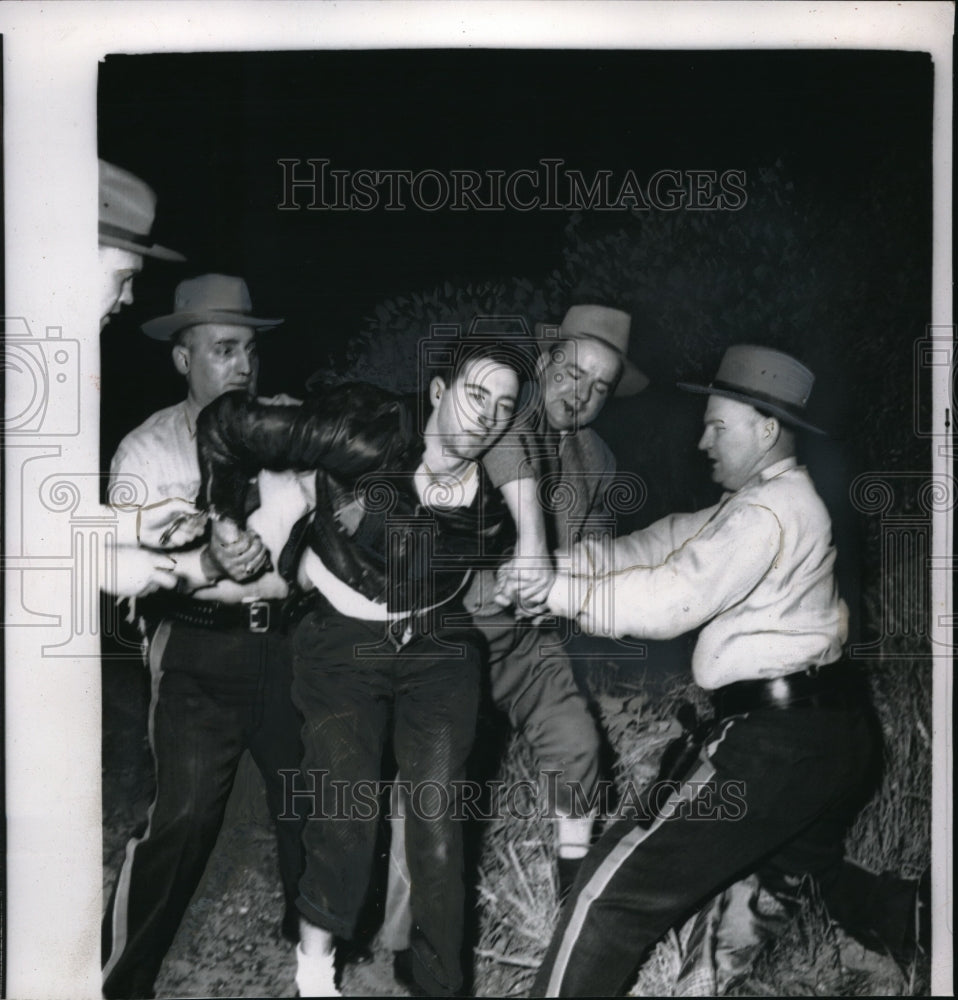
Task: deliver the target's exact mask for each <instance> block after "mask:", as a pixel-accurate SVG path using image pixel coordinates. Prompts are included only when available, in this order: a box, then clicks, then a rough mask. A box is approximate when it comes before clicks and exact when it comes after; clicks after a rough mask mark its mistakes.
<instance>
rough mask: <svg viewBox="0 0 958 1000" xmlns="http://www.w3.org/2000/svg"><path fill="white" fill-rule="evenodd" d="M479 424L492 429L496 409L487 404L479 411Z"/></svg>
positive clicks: (485, 428) (486, 428)
mask: <svg viewBox="0 0 958 1000" xmlns="http://www.w3.org/2000/svg"><path fill="white" fill-rule="evenodd" d="M479 424H480V426H481V427H482V428H483V429H484V430H487V431H489V430H492V428H493V427H494V426H495V424H496V411H495V410H493V409H491V408H489V407H488V406H485V407H483V408H482V409H481V410H480V411H479Z"/></svg>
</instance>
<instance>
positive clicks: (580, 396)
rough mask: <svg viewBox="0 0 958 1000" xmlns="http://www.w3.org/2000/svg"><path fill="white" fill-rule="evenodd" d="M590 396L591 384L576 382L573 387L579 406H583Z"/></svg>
mask: <svg viewBox="0 0 958 1000" xmlns="http://www.w3.org/2000/svg"><path fill="white" fill-rule="evenodd" d="M591 398H592V386H591V384H589V385H583V384H582V383H581V382H579V383H577V384H576V387H575V399H576V402H577V403H578V404H579V406H585V404H586V403H588V402H589V400H590V399H591Z"/></svg>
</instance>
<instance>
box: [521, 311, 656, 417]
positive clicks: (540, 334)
mask: <svg viewBox="0 0 958 1000" xmlns="http://www.w3.org/2000/svg"><path fill="white" fill-rule="evenodd" d="M546 328H548V329H552V330H554V329H556V326H555V324H554V323H536V326H535V330H536V337H537V338H538V340H539V341H540V350H542V351H547V350H549V348H550V347H552V345H553V344H554V343H558V342H559V341H560V340H562V341H565V340H594V341H597V342H598V343H600V344H601V345H602V346H603V347H607V348H608V349H609V350H610V351H615V353H616V354H617V355H618V356H619V359H620V360H621V361H622V374H621V375H620V376H619V381H618V382H617V383H616V386H615V392H614V393H612V396H613V398H614V399H624V398H625V397H627V396H637V395H638V394H639V393H640V392H641V391H642V390H643V389H644V388H645V387H646V386H647V385H648V384H649V377H648V375H646V374H645V372H643V371H642V370H641V369H640V368H639V367H638V366H637V365H635V364H633V363H632V360H631V359H630V358H629V356H628V355H627V354H623V353H622V352H621V351H620V350H619V349H618V348H617V347H616V346H615V345H614V344H610V343H609V342H608V341H607V340H603V339H602V338H601V337H592V336H590V335H589V334H587V333H570V334H568V335H564V334H561V335H560V337H559V338H557V339H555V340H552V339H550V340H546V339H545V337H544V332H545V330H546Z"/></svg>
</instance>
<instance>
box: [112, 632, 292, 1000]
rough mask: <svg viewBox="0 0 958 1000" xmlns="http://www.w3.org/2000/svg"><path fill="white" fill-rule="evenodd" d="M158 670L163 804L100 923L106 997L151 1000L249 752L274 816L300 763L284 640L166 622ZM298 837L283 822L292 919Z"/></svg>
mask: <svg viewBox="0 0 958 1000" xmlns="http://www.w3.org/2000/svg"><path fill="white" fill-rule="evenodd" d="M150 670H151V675H152V694H151V700H150V716H149V738H150V746H151V748H152V751H153V759H154V763H155V767H156V795H155V798H154V800H153V804H152V805H151V807H150V811H149V817H148V821H147V824H146V829H145V830H144V831H143V832H142V833H141V834H140V835H139V836H135V837H134V838H133V839H132V840H130V842H129V843H128V845H127V848H126V858H125V860H124V863H123V866H122V868H121V870H120V875H119V878H118V879H117V883H116V886H115V888H114V891H113V896H112V899H111V901H110V905H109V907H108V909H107V912H106V914H105V916H104V920H103V961H104V986H103V993H104V996H106V997H108V998H110V997H123V998H131V997H142V996H151V995H152V989H153V982H154V980H155V978H156V975H157V973H158V972H159V969H160V964H161V962H162V961H163V957H164V955H165V954H166V952H167V950H168V948H169V946H170V944H171V942H172V940H173V937H174V935H175V934H176V931H177V928H178V927H179V925H180V921H181V920H182V917H183V914H184V913H185V911H186V908H187V906H188V904H189V901H190V898H191V896H192V895H193V892H194V891H195V889H196V887H197V885H198V883H199V881H200V879H201V877H202V875H203V871H204V869H205V867H206V862H207V860H208V859H209V856H210V852H211V851H212V849H213V846H214V844H215V843H216V837H217V834H218V833H219V831H220V827H221V825H222V822H223V812H224V810H225V808H226V802H227V799H228V798H229V794H230V790H231V788H232V785H233V779H234V777H235V776H236V769H237V766H238V764H239V760H240V757H241V755H242V753H243V751H244V750H246V749H248V750H249V751H250V753H251V755H252V757H253V760H254V761H255V762H256V765H257V766H258V768H259V770H260V772H261V773H262V775H263V779H264V781H265V784H266V794H267V799H268V803H269V809H270V814H271V815H272V816H273V817H280V816H281V815H283V814H284V808H285V805H284V801H283V800H284V795H283V793H284V779H283V775H282V774H281V773H280V772H282V771H287V772H288V771H289V770H291V769H292V770H295V769H297V768H298V767H299V762H300V759H301V755H302V746H301V742H300V734H299V730H300V726H301V724H302V720H301V718H300V716H299V713H298V712H297V711H296V709H295V707H294V705H293V702H292V698H291V693H290V687H291V682H292V661H291V655H290V645H289V640H288V639H287V638H286V637H285V636H282V635H279V634H253V633H250V632H248V631H246V630H244V629H231V630H226V631H223V630H217V631H213V630H210V629H203V628H196V627H193V626H190V625H186V624H183V623H180V622H175V621H169V620H167V621H163V622H161V623H160V625H159V626H158V627H157V629H156V631H155V632H154V634H153V636H152V638H151V642H150ZM286 814H287V816H288V815H289V811H288V810H286ZM301 833H302V824H301V822H300V821H299V820H297V819H296V818H284V819H278V818H277V823H276V836H277V846H278V850H279V868H280V876H281V879H282V883H283V890H284V894H285V897H286V905H287V906H288V907H290V908H293V907H295V900H296V896H297V885H298V881H299V877H300V874H301V872H302V867H303V864H302V859H303V851H302V842H301Z"/></svg>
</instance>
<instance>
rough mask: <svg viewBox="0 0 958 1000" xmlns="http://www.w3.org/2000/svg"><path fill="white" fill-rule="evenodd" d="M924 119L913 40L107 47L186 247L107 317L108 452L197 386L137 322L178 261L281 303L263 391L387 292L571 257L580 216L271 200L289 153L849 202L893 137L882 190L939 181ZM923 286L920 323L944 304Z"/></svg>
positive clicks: (337, 345)
mask: <svg viewBox="0 0 958 1000" xmlns="http://www.w3.org/2000/svg"><path fill="white" fill-rule="evenodd" d="M930 121H931V65H930V61H929V60H928V58H927V57H926V56H924V55H922V54H920V53H911V54H906V53H887V52H885V53H876V52H837V51H804V52H779V51H776V52H679V51H673V52H638V51H629V52H620V51H612V52H610V51H489V50H456V51H442V50H435V51H385V52H383V51H377V52H363V51H353V52H303V53H296V52H284V53H243V54H208V53H207V54H204V53H197V54H182V55H178V54H174V55H167V54H164V55H153V56H109V57H107V58H106V60H105V61H104V63H103V64H102V66H101V72H100V83H99V143H100V155H101V156H103V157H104V158H106V159H108V160H111V161H113V162H115V163H117V164H119V165H121V166H124V167H127V168H129V169H131V170H133V171H134V172H135V173H137V174H139V175H141V176H142V177H144V178H145V179H147V180H148V181H149V183H150V184H151V185H153V187H154V188H155V189H156V191H157V193H158V196H159V208H158V219H157V222H156V225H155V226H154V235H155V236H156V238H157V239H158V240H159V241H160V242H162V243H165V244H166V245H168V246H173V247H175V248H177V249H180V250H182V251H183V252H184V253H186V254H187V256H188V257H189V262H188V263H187V264H183V265H171V264H167V263H165V262H159V261H153V260H147V262H146V269H145V272H144V274H143V275H142V276H141V277H140V278H139V279H138V281H137V283H136V288H135V296H136V302H135V304H134V305H133V306H131V307H128V308H127V309H126V310H125V311H124V312H123V313H122V314H121V315H120V316H119V317H115V318H114V319H113V320H112V321H111V322H110V324H109V325H108V327H107V328H106V330H105V332H104V334H103V337H102V345H103V357H102V379H103V383H102V384H103V433H102V464H104V465H106V464H107V463H108V461H109V457H110V456H111V455H112V453H113V450H114V449H115V446H116V444H117V443H118V441H119V439H120V437H122V435H123V434H124V433H125V432H126V431H127V430H129V429H131V428H132V427H133V426H135V425H136V424H137V423H138V422H139V421H141V420H142V419H143V418H144V417H146V416H147V415H148V414H150V413H151V412H153V411H154V410H155V409H157V408H159V407H160V406H164V405H169V404H170V403H172V402H175V401H177V400H178V399H179V398H181V397H182V384H181V382H180V380H179V379H178V377H177V376H175V374H174V373H173V370H172V366H171V364H170V361H169V352H168V348H167V347H165V346H164V345H162V344H158V343H156V342H154V341H151V340H149V339H148V338H146V337H145V336H144V335H143V334H142V333H141V332H140V331H139V329H138V323H139V322H141V321H142V320H144V319H147V318H150V317H151V316H155V315H160V314H162V313H165V312H169V311H170V310H171V306H172V292H173V288H174V286H175V284H176V283H177V282H178V281H179V280H181V279H182V278H184V277H191V276H193V275H195V274H200V273H204V272H207V271H222V272H225V273H233V274H240V275H243V276H244V277H245V278H246V279H247V281H248V283H249V286H250V290H251V293H252V298H253V303H254V308H255V311H256V312H258V313H259V314H260V315H265V316H283V317H285V318H286V324H285V326H284V327H281V328H280V330H278V331H277V332H276V333H275V334H270V335H268V336H267V337H264V338H263V343H262V357H263V363H262V366H261V376H260V388H261V390H262V391H263V392H266V393H271V392H274V391H280V390H282V391H288V392H290V393H293V394H296V393H301V392H302V387H303V382H304V380H305V378H306V376H307V375H308V374H309V373H311V372H312V371H313V370H314V369H317V368H319V367H322V366H323V365H325V364H326V363H327V361H328V359H329V358H330V357H332V358H333V359H334V360H341V359H342V357H343V352H344V349H345V347H346V345H347V343H348V342H349V341H350V339H351V338H353V337H354V336H355V334H356V333H357V332H358V330H359V329H360V326H361V325H362V320H363V318H364V317H366V316H369V315H370V314H371V313H372V312H373V310H374V307H375V306H376V305H377V303H380V302H381V301H382V300H384V299H387V298H390V297H394V296H397V295H401V294H405V293H410V292H416V291H425V290H429V289H431V288H433V287H436V286H438V285H441V284H442V283H445V282H451V283H452V284H453V285H456V284H464V283H465V282H467V281H468V282H476V281H480V280H483V279H490V278H503V277H506V278H515V277H524V278H527V279H528V280H529V281H530V282H532V283H533V284H534V285H535V284H538V283H540V282H542V281H543V280H544V279H545V278H546V277H547V276H548V275H549V274H550V273H552V272H553V271H554V270H555V269H557V268H559V267H560V266H561V263H562V256H561V255H562V247H563V233H564V229H565V226H566V224H567V222H568V219H569V213H568V212H562V211H531V212H516V211H505V212H477V211H468V212H460V213H457V212H451V211H448V210H445V211H438V212H435V213H429V212H424V211H420V210H416V209H412V208H409V209H407V210H405V211H401V212H387V211H384V210H383V209H381V208H380V209H377V210H375V211H372V212H368V213H364V212H358V211H346V212H332V211H310V210H306V209H305V208H304V209H301V210H299V211H279V210H278V209H277V205H278V204H279V203H280V201H281V199H282V171H281V168H280V167H279V166H278V164H277V160H278V159H279V158H281V157H298V158H302V159H306V158H308V157H324V158H327V159H329V160H330V161H331V166H332V167H334V168H346V169H356V168H371V169H390V168H402V169H409V170H413V171H417V170H421V169H425V168H432V169H436V170H440V171H448V170H449V169H450V168H471V169H474V170H480V171H481V170H485V169H489V168H500V169H504V170H513V169H517V168H535V167H536V166H537V162H538V160H539V159H541V158H543V157H561V158H562V159H564V160H565V164H566V167H567V168H578V169H581V170H583V171H584V172H586V173H587V174H590V173H591V172H592V171H594V170H597V169H610V170H612V171H613V172H614V174H615V175H621V174H622V173H623V172H624V171H625V170H626V169H627V168H630V167H631V168H632V169H633V170H634V171H635V172H636V174H637V175H638V177H639V178H640V179H642V180H643V181H645V180H647V179H648V177H650V176H651V175H652V174H653V173H654V172H655V171H656V170H659V169H666V168H670V169H678V170H689V169H708V170H715V171H718V172H721V171H723V170H726V169H738V170H744V171H746V173H747V175H748V176H749V177H750V178H754V177H755V175H756V172H757V171H758V170H759V169H760V168H763V167H769V166H771V165H773V164H778V165H779V167H780V169H781V170H782V171H783V172H784V174H785V175H786V176H787V177H789V178H790V180H791V181H793V182H794V183H795V184H797V185H798V186H799V187H800V188H801V189H802V191H803V193H804V196H805V197H808V198H811V199H814V201H815V203H816V204H817V205H818V206H819V207H820V208H821V209H822V210H823V211H825V212H834V214H835V218H836V221H838V220H840V219H842V218H843V217H847V216H848V214H849V213H850V212H851V211H853V209H852V207H851V206H850V200H851V199H852V198H853V197H854V196H855V194H856V193H857V192H859V191H860V190H861V188H862V186H863V185H865V184H866V183H867V182H868V179H869V178H870V177H872V176H874V174H875V172H876V170H878V169H880V168H881V166H882V164H884V163H886V162H887V161H888V160H889V157H893V156H894V157H896V158H897V159H896V166H895V172H894V175H893V181H892V182H891V183H890V185H889V188H888V197H890V198H894V197H897V196H898V194H901V193H905V192H909V193H912V192H914V191H916V190H920V191H922V192H924V194H925V196H926V197H928V196H930V136H931V132H930ZM929 204H930V203H929ZM878 208H879V209H880V206H878ZM854 211H860V207H859V208H855V209H854ZM586 214H587V215H590V214H591V215H593V216H596V215H598V214H600V213H595V212H593V213H586ZM601 214H603V215H604V216H614V215H616V214H619V213H615V212H613V213H601ZM623 214H627V213H623ZM929 219H930V214H929V215H926V216H924V217H923V218H919V219H916V220H915V223H916V224H915V227H914V230H913V231H912V233H911V234H910V236H911V237H912V238H913V239H914V240H915V241H918V242H922V241H924V242H927V241H928V240H929V229H928V224H929ZM862 251H863V252H866V253H867V252H868V247H863V248H862ZM836 279H837V280H841V279H840V276H836ZM789 280H791V281H794V280H796V276H795V275H790V276H789ZM924 305H925V311H924V315H923V316H922V317H921V322H927V320H928V318H929V317H930V311H929V307H928V302H927V299H924ZM559 318H561V317H560V316H556V317H555V319H556V320H558V319H559ZM424 332H425V331H424ZM809 332H810V333H812V334H813V333H814V331H809ZM904 333H905V336H910V335H911V331H907V332H904ZM668 335H669V331H668V330H661V329H655V328H652V329H635V330H634V333H633V347H632V354H633V356H634V358H635V360H636V361H637V363H639V364H640V365H641V366H644V367H646V368H647V370H649V371H650V373H651V374H653V376H659V377H658V378H657V379H656V381H657V382H660V383H671V380H672V379H673V378H674V377H683V376H687V375H705V374H706V371H705V370H703V371H702V372H691V373H690V372H675V373H673V372H671V371H662V370H660V369H659V368H657V367H656V355H657V351H658V349H659V344H660V342H661V339H662V338H663V337H664V336H665V337H667V336H668ZM732 339H734V336H733V338H732ZM796 353H797V354H798V355H799V356H802V351H801V344H798V345H796ZM813 361H814V357H813V358H812V360H810V361H809V363H812V362H813ZM713 363H714V362H713V361H712V359H711V358H709V357H706V358H705V359H704V365H705V366H706V367H707V366H708V365H710V364H713ZM410 364H412V359H410ZM817 374H818V375H819V385H820V388H819V389H818V391H817V395H818V396H819V397H824V396H825V395H826V393H833V392H834V387H833V386H830V385H829V383H828V379H829V376H830V375H831V374H833V373H829V372H827V371H819V372H817ZM845 374H847V373H845ZM822 386H824V388H821V387H822ZM902 388H903V390H904V395H907V394H909V393H910V391H911V387H910V386H908V387H904V386H903V387H902ZM837 391H838V392H841V387H840V386H839V387H838V390H837ZM640 400H641V406H640V409H639V410H638V411H633V412H640V413H641V414H642V419H643V422H644V423H645V425H646V426H649V425H652V426H651V427H650V430H652V432H653V433H666V434H668V433H669V430H668V428H669V426H671V422H665V423H663V424H662V425H661V426H660V427H655V426H654V425H655V422H656V420H657V419H658V417H657V414H656V412H655V411H656V410H657V409H659V408H660V407H659V406H658V404H659V403H660V402H661V400H659V399H658V398H657V397H656V396H655V393H654V392H653V393H652V394H648V395H647V396H646V398H645V399H642V398H641V397H640ZM667 402H668V404H669V405H670V406H677V407H680V408H681V407H683V406H686V405H689V404H688V403H687V402H686V401H685V400H684V397H683V399H682V400H681V401H679V402H675V401H673V400H672V399H671V397H669V399H668V400H667ZM902 403H903V405H907V400H905V399H902ZM694 408H695V412H696V413H697V412H698V410H699V409H700V401H699V402H697V403H696V404H695V407H694ZM608 411H609V412H608V413H607V414H606V415H604V416H605V419H606V421H607V423H608V424H609V425H614V424H617V423H621V420H622V412H623V411H621V410H619V409H617V407H616V406H615V405H613V406H611V407H609V408H608ZM679 426H680V427H681V433H684V434H685V435H686V436H685V437H684V438H683V439H682V440H676V446H677V447H683V448H689V450H690V451H691V445H692V444H693V443H694V442H692V441H690V440H689V439H688V433H689V429H688V425H686V424H683V423H682V422H681V421H679ZM625 443H626V444H627V442H625Z"/></svg>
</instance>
